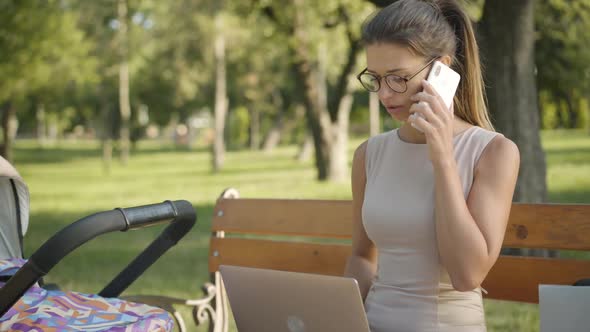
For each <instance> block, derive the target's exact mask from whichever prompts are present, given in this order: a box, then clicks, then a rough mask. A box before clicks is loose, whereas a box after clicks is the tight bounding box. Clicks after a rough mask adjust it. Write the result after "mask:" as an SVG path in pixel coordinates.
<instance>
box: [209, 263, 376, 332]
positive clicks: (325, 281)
mask: <svg viewBox="0 0 590 332" xmlns="http://www.w3.org/2000/svg"><path fill="white" fill-rule="evenodd" d="M219 271H220V272H221V276H222V278H223V283H224V284H225V288H226V289H227V295H228V298H229V303H230V306H231V309H232V312H233V315H234V319H235V321H236V326H237V328H238V330H239V331H240V332H266V331H268V332H283V331H284V332H323V331H339V332H369V325H368V323H367V317H366V315H365V309H364V306H363V301H362V299H361V293H360V291H359V287H358V284H357V281H356V280H355V279H352V278H345V277H332V276H324V275H317V274H307V273H297V272H284V271H275V270H265V269H255V268H248V267H239V266H230V265H221V266H220V267H219Z"/></svg>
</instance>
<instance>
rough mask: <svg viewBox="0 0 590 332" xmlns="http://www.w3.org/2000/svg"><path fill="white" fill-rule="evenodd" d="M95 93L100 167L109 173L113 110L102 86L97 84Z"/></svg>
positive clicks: (111, 155) (111, 153)
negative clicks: (98, 123) (99, 141)
mask: <svg viewBox="0 0 590 332" xmlns="http://www.w3.org/2000/svg"><path fill="white" fill-rule="evenodd" d="M97 95H98V96H99V98H100V99H99V102H100V103H99V105H98V107H99V108H100V119H101V123H102V125H101V129H102V130H101V133H100V140H101V145H102V168H103V171H104V173H105V174H110V172H111V164H112V160H113V139H112V136H113V127H112V126H113V120H114V119H113V112H111V109H110V107H109V98H108V97H107V96H106V94H105V92H104V87H103V86H102V85H98V87H97Z"/></svg>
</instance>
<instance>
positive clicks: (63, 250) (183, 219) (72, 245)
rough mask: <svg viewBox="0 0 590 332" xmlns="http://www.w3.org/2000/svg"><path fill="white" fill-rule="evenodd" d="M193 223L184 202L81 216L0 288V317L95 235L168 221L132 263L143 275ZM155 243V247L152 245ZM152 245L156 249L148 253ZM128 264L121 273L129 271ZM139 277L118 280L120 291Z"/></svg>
mask: <svg viewBox="0 0 590 332" xmlns="http://www.w3.org/2000/svg"><path fill="white" fill-rule="evenodd" d="M195 221H196V212H195V210H194V208H193V207H192V205H191V204H190V203H189V202H188V201H185V200H178V201H173V202H172V201H165V202H163V203H158V204H150V205H144V206H138V207H132V208H125V209H121V208H119V209H115V210H111V211H104V212H98V213H95V214H92V215H90V216H87V217H84V218H82V219H80V220H78V221H76V222H74V223H72V224H70V225H68V226H66V227H65V228H63V229H62V230H60V231H59V232H58V233H56V234H55V235H53V236H52V237H51V238H50V239H49V240H47V241H46V242H45V243H44V244H43V245H42V246H41V247H40V248H39V249H37V251H35V252H34V253H33V254H32V255H31V257H30V258H29V260H28V261H27V263H25V265H23V266H22V267H21V268H20V269H19V270H18V271H17V272H16V274H15V275H14V276H12V277H11V278H10V280H8V282H7V283H6V284H5V285H4V287H2V288H1V289H0V317H1V316H2V315H4V314H5V313H6V312H7V311H8V310H9V309H10V307H12V305H14V303H16V302H17V301H18V299H19V298H20V297H21V296H22V295H23V294H24V293H25V292H26V291H27V290H28V289H29V288H30V287H31V286H32V285H34V284H35V283H36V282H37V281H39V279H40V278H41V277H43V276H44V275H45V274H47V273H48V272H49V271H50V270H51V269H52V268H53V267H54V266H55V265H56V264H57V263H59V261H61V260H62V259H63V258H64V257H65V256H67V255H68V254H69V253H70V252H72V251H74V250H75V249H76V248H78V247H79V246H81V245H82V244H84V243H86V242H88V241H90V240H92V239H93V238H95V237H97V236H99V235H102V234H105V233H109V232H114V231H127V230H129V229H136V228H140V227H147V226H152V225H156V224H160V223H163V222H172V223H171V225H169V226H168V227H166V229H165V230H164V231H163V232H162V234H160V236H159V237H158V238H157V239H156V240H155V241H154V242H153V243H152V244H151V245H150V246H149V247H148V248H147V249H146V250H145V251H144V252H142V254H141V255H140V256H138V257H137V258H136V260H135V261H134V263H135V262H136V261H137V260H138V259H140V258H141V263H142V265H141V266H140V267H142V268H143V270H142V271H141V272H143V271H145V270H146V269H147V268H148V267H149V266H150V265H151V264H152V263H153V262H155V261H156V260H157V259H158V258H159V257H160V256H161V255H162V254H163V253H164V252H165V251H166V250H168V249H169V248H170V247H172V246H173V245H175V244H176V243H177V242H178V241H179V240H180V239H181V238H182V237H183V236H184V235H185V234H186V233H188V231H190V229H191V228H192V227H193V225H194V224H195ZM155 244H157V245H156V246H155ZM154 246H155V247H157V248H158V249H159V250H158V251H154V250H153V249H151V250H150V248H152V247H154ZM150 253H151V254H152V255H153V254H156V255H157V256H156V257H150V256H149V254H150ZM146 264H147V265H146ZM131 265H133V263H132V264H131ZM131 265H129V266H128V267H127V268H126V270H125V271H127V270H129V269H130V267H131ZM136 268H137V267H136ZM125 271H124V272H125ZM133 272H134V271H131V272H129V271H128V272H127V273H131V274H134V273H133ZM140 274H141V273H139V274H137V275H135V276H133V278H132V279H131V280H130V278H123V279H125V280H123V281H126V282H128V284H127V285H121V284H120V281H119V289H120V291H122V290H124V289H125V288H126V287H128V286H129V285H130V283H131V282H133V281H134V280H135V279H136V278H137V277H138V276H139V275H140ZM129 280H130V281H129ZM116 295H118V294H116ZM116 295H115V296H116Z"/></svg>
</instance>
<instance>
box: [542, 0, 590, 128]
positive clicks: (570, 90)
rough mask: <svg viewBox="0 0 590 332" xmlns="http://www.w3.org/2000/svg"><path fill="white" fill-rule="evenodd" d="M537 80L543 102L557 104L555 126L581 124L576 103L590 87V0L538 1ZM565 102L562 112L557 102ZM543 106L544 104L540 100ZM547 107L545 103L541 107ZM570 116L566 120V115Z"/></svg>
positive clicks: (585, 94) (586, 98) (576, 125)
mask: <svg viewBox="0 0 590 332" xmlns="http://www.w3.org/2000/svg"><path fill="white" fill-rule="evenodd" d="M535 26H536V33H537V41H536V44H535V62H536V63H537V84H538V87H539V91H541V92H542V93H543V95H545V96H549V98H548V99H545V101H546V102H551V103H552V104H554V105H555V106H557V110H556V115H557V119H558V123H557V126H561V127H570V128H575V127H578V126H580V125H581V123H578V119H579V118H580V116H581V115H582V114H581V113H580V112H581V111H582V110H580V109H579V107H578V105H579V103H580V101H581V100H588V98H589V97H590V95H589V94H588V93H587V91H588V89H589V88H590V84H589V83H588V82H589V81H588V77H589V75H590V49H589V48H588V44H589V43H590V1H588V0H579V1H574V2H566V1H563V0H550V1H542V2H539V3H538V4H537V6H536V10H535ZM561 104H564V105H565V106H566V107H565V112H562V111H561V107H559V105H561ZM541 107H543V104H541ZM543 109H544V110H546V111H547V109H548V107H543ZM564 115H567V118H569V121H567V123H566V119H565V116H564Z"/></svg>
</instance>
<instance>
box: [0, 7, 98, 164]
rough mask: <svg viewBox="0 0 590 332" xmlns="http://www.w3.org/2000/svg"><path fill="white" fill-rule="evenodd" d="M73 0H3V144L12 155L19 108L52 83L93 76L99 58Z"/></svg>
mask: <svg viewBox="0 0 590 332" xmlns="http://www.w3.org/2000/svg"><path fill="white" fill-rule="evenodd" d="M77 17H78V13H77V12H76V11H75V10H73V9H72V8H71V7H70V3H69V2H68V1H57V0H47V1H16V0H8V1H3V2H2V4H1V5H0V49H1V50H2V52H0V77H2V80H0V105H1V106H2V109H1V110H0V111H2V113H3V115H2V125H3V133H4V134H3V136H4V140H3V144H2V149H0V154H2V155H3V156H5V157H6V159H8V160H10V159H11V158H12V153H11V147H12V141H13V139H14V135H15V134H16V123H17V120H16V113H17V108H18V107H19V105H20V106H22V105H23V104H25V103H26V99H27V97H29V96H31V94H33V93H35V92H40V91H43V90H44V89H45V88H47V87H52V88H53V89H55V90H58V89H65V88H66V87H67V86H69V85H71V84H72V83H74V82H77V83H83V82H84V81H87V80H92V78H93V75H92V70H93V68H94V58H92V57H88V51H89V49H90V44H89V43H88V42H87V41H85V40H84V34H83V32H82V31H81V30H80V29H78V27H77V25H76V22H77Z"/></svg>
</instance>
